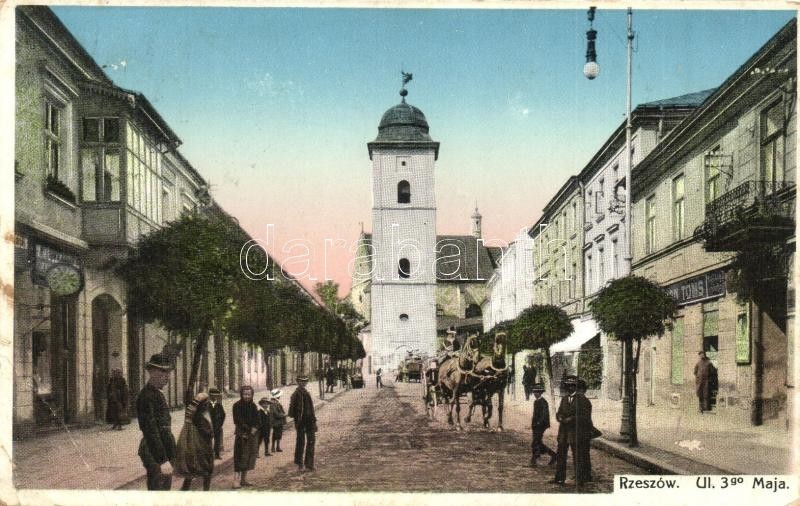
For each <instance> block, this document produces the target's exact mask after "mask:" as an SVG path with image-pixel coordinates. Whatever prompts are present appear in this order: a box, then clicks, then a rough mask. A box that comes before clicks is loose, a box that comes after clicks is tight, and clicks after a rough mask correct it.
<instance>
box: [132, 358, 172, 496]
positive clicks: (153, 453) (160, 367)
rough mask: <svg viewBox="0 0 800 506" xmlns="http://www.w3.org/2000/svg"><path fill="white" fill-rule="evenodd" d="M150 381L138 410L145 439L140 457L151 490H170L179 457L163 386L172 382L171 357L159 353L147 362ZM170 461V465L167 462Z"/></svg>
mask: <svg viewBox="0 0 800 506" xmlns="http://www.w3.org/2000/svg"><path fill="white" fill-rule="evenodd" d="M145 369H146V370H147V374H148V379H147V384H146V385H145V386H144V388H142V391H141V392H139V396H138V397H137V399H136V413H137V415H138V417H139V429H141V431H142V440H141V442H140V443H139V451H138V454H139V458H141V459H142V464H143V465H144V468H145V470H146V471H147V490H169V489H170V488H171V486H172V462H173V461H174V460H175V437H174V436H173V435H172V419H171V418H170V416H169V407H168V406H167V400H166V399H165V398H164V394H163V393H161V389H163V388H164V387H165V386H167V383H169V375H170V371H171V370H172V365H171V364H170V360H169V358H168V357H166V356H164V355H162V354H161V353H156V354H155V355H153V356H152V357H150V361H149V362H147V364H146V365H145ZM167 462H169V466H165V464H166V463H167Z"/></svg>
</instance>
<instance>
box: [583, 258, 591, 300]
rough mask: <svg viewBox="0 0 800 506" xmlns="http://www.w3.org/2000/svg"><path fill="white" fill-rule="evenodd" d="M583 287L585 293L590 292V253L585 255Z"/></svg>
mask: <svg viewBox="0 0 800 506" xmlns="http://www.w3.org/2000/svg"><path fill="white" fill-rule="evenodd" d="M583 287H584V290H586V293H587V294H589V293H592V291H591V288H592V255H586V273H585V279H584V281H583Z"/></svg>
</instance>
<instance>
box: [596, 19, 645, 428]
mask: <svg viewBox="0 0 800 506" xmlns="http://www.w3.org/2000/svg"><path fill="white" fill-rule="evenodd" d="M594 11H595V7H590V8H589V12H588V17H589V31H588V32H586V38H587V41H588V47H587V49H586V65H585V66H584V67H583V73H584V75H585V76H586V77H587V78H588V79H594V78H595V77H597V73H596V72H599V67H597V70H596V72H595V73H594V75H590V73H589V72H587V68H588V67H590V63H594V65H595V66H597V63H596V62H595V61H594V59H595V58H596V57H597V54H596V52H595V47H594V40H595V38H596V37H597V32H596V31H595V30H594V29H592V21H594ZM627 35H628V37H627V38H628V44H627V45H628V47H627V50H628V69H627V83H626V97H625V160H626V164H625V214H624V216H623V219H624V220H625V227H624V230H625V241H624V242H623V245H624V253H623V258H624V261H625V274H626V275H628V274H630V273H631V263H632V262H631V261H632V259H633V255H632V251H633V249H632V246H631V244H632V240H631V239H632V238H631V225H632V223H631V222H632V221H633V220H631V200H632V198H631V196H632V192H631V165H632V163H633V160H632V158H633V157H632V153H631V135H632V132H633V125H632V124H631V81H632V79H633V39H634V33H633V10H632V9H631V8H630V7H628V34H627ZM590 60H591V61H590ZM627 355H628V354H627V353H625V351H624V348H623V363H624V364H625V370H626V371H628V370H629V369H628V365H629V364H628V362H629V361H631V360H632V357H630V356H627ZM622 392H623V394H622V424H621V427H620V434H622V435H627V436H630V435H631V433H632V429H633V427H634V426H635V423H636V421H635V420H634V416H635V415H634V410H633V401H632V399H631V397H630V395H629V394H628V385H627V373H626V374H624V375H623V389H622Z"/></svg>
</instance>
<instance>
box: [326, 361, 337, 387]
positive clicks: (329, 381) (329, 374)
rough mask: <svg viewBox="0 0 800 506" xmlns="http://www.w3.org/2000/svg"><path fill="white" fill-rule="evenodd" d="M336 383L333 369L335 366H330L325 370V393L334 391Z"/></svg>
mask: <svg viewBox="0 0 800 506" xmlns="http://www.w3.org/2000/svg"><path fill="white" fill-rule="evenodd" d="M335 383H336V375H335V373H334V371H333V367H328V369H327V370H326V371H325V385H326V388H325V393H329V392H330V393H333V386H334V384H335Z"/></svg>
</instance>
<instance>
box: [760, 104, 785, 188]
mask: <svg viewBox="0 0 800 506" xmlns="http://www.w3.org/2000/svg"><path fill="white" fill-rule="evenodd" d="M783 133H784V132H783V102H781V101H778V102H775V103H774V104H772V105H771V106H769V107H768V108H767V109H766V110H765V111H764V112H762V113H761V166H762V173H763V175H764V180H765V181H767V183H780V182H782V181H783V177H784V174H783V150H784V146H783V144H784V135H783ZM771 190H774V189H771V188H768V189H767V191H771Z"/></svg>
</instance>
